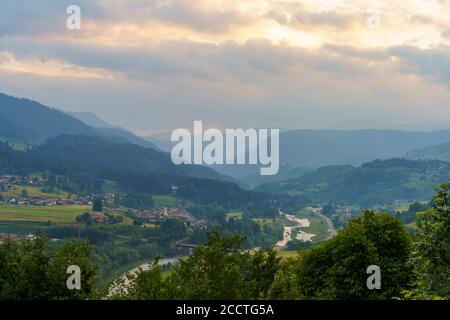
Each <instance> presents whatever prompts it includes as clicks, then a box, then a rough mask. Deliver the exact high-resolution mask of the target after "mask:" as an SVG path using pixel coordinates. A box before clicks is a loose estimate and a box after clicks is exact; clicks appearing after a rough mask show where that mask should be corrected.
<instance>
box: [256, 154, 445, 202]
mask: <svg viewBox="0 0 450 320" xmlns="http://www.w3.org/2000/svg"><path fill="white" fill-rule="evenodd" d="M448 180H450V163H448V162H443V161H437V160H427V161H422V160H417V161H412V160H406V159H390V160H375V161H372V162H369V163H365V164H363V165H361V166H358V167H354V166H350V165H341V166H326V167H322V168H319V169H317V170H315V171H312V172H308V173H305V174H304V175H303V176H301V177H300V178H298V179H295V180H288V181H283V182H278V183H271V184H266V185H262V186H260V187H259V188H257V190H259V191H263V192H279V193H288V194H299V193H301V194H302V195H303V196H305V197H307V198H309V199H310V200H311V201H312V202H319V203H324V204H325V203H328V202H332V203H335V204H359V205H360V206H361V207H370V206H374V205H379V204H386V203H390V202H392V201H395V200H399V199H403V200H413V201H417V200H426V199H429V198H430V197H431V196H432V194H433V187H434V186H435V185H436V184H438V183H440V182H442V181H448Z"/></svg>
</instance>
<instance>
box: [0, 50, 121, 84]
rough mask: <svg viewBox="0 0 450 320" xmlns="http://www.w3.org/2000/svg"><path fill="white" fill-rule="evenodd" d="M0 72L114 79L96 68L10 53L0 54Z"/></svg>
mask: <svg viewBox="0 0 450 320" xmlns="http://www.w3.org/2000/svg"><path fill="white" fill-rule="evenodd" d="M0 71H6V72H14V73H29V74H33V75H38V76H44V77H66V78H78V79H84V78H97V79H114V78H115V77H114V76H113V74H112V73H110V72H107V71H105V70H101V69H97V68H86V67H80V66H76V65H72V64H69V63H65V62H61V61H58V60H55V59H50V60H46V61H42V60H39V59H17V58H16V57H15V55H14V54H13V53H12V52H8V51H1V52H0Z"/></svg>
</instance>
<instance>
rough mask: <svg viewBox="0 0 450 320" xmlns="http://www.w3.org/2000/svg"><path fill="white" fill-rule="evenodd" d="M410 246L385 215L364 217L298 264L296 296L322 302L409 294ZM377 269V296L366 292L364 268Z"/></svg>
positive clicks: (399, 227)
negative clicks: (378, 281)
mask: <svg viewBox="0 0 450 320" xmlns="http://www.w3.org/2000/svg"><path fill="white" fill-rule="evenodd" d="M410 247H411V240H410V237H409V235H408V233H407V231H406V229H405V228H404V227H403V226H402V224H401V223H400V221H399V220H398V219H396V218H394V217H392V216H390V215H389V214H386V213H381V214H376V213H374V212H372V211H364V212H363V213H362V214H361V216H360V217H359V218H356V219H353V220H351V221H350V222H349V225H348V226H347V227H346V228H345V229H343V230H342V231H340V232H339V234H338V235H337V236H336V237H334V238H333V239H331V240H329V241H326V242H324V243H322V244H320V245H319V246H317V247H316V248H313V249H311V250H309V251H307V252H306V253H304V254H303V255H301V257H300V259H299V265H298V268H297V270H298V272H297V277H298V283H299V290H300V295H301V296H305V297H307V298H320V299H391V298H394V297H396V296H399V295H400V293H401V292H402V291H403V290H404V289H406V288H408V285H409V283H410V281H411V274H412V270H411V268H410V267H408V264H407V262H408V256H409V254H410ZM370 265H378V266H379V267H380V268H381V272H382V279H383V281H382V287H381V290H368V288H367V287H366V280H367V278H368V276H369V275H368V274H367V273H366V270H367V267H368V266H370Z"/></svg>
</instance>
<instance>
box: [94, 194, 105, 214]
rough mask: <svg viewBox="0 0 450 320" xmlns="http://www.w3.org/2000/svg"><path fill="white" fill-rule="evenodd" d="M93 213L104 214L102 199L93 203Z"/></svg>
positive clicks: (96, 199) (97, 199)
mask: <svg viewBox="0 0 450 320" xmlns="http://www.w3.org/2000/svg"><path fill="white" fill-rule="evenodd" d="M92 211H94V212H102V211H103V201H102V199H101V198H98V197H97V198H95V199H94V202H93V203H92Z"/></svg>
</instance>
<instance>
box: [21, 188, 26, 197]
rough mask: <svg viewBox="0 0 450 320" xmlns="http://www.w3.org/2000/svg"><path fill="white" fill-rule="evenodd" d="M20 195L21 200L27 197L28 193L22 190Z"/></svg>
mask: <svg viewBox="0 0 450 320" xmlns="http://www.w3.org/2000/svg"><path fill="white" fill-rule="evenodd" d="M20 194H21V196H22V197H23V198H26V197H28V191H27V189H23V190H22V192H21V193H20Z"/></svg>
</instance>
